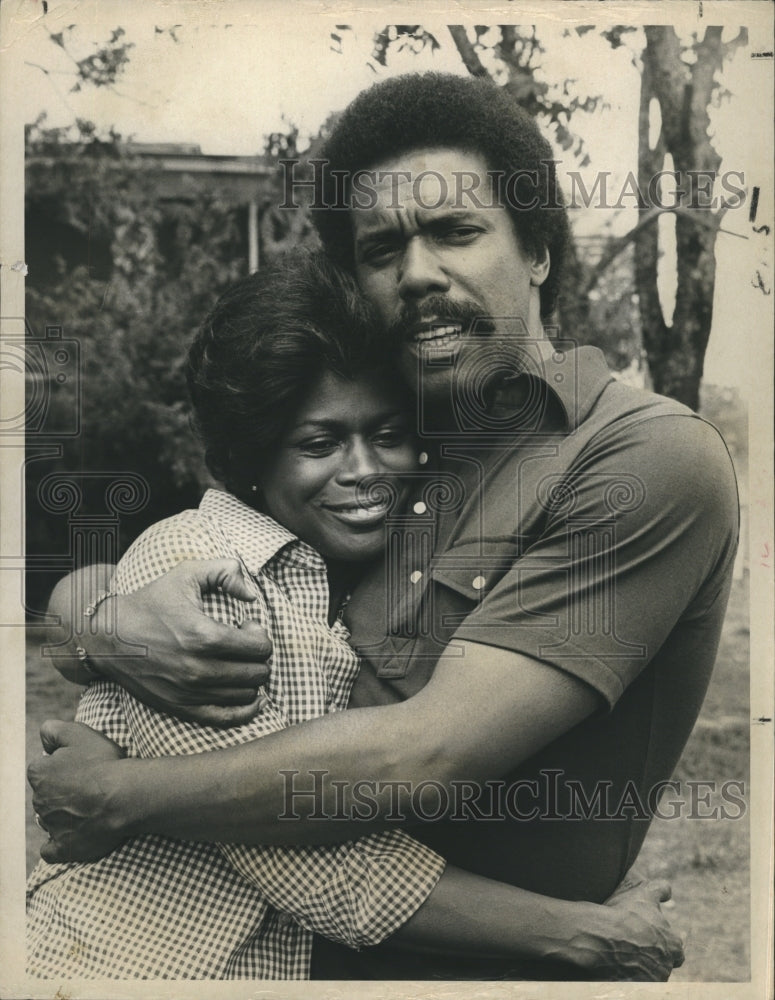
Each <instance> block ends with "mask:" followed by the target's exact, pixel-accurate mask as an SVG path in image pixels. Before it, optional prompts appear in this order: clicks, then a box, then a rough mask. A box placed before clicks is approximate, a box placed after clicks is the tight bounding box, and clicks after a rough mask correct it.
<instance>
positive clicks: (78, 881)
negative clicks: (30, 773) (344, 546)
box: [27, 490, 444, 980]
mask: <svg viewBox="0 0 775 1000" xmlns="http://www.w3.org/2000/svg"><path fill="white" fill-rule="evenodd" d="M224 556H225V557H230V556H236V557H237V558H238V559H240V561H241V563H242V565H243V568H244V570H245V572H246V574H249V575H250V579H251V580H252V582H253V584H254V586H255V592H256V595H257V598H258V599H257V600H256V601H255V603H252V604H251V603H247V602H244V603H243V602H239V601H235V600H233V599H232V598H230V597H228V596H226V595H223V594H216V595H210V596H208V597H207V598H206V609H207V611H208V613H209V614H210V615H212V617H213V618H216V619H217V620H219V621H223V622H226V623H228V624H230V625H235V626H236V625H239V624H240V623H241V622H242V621H243V620H245V619H248V618H250V619H256V620H259V621H260V622H261V624H262V625H264V626H265V627H266V629H267V631H268V633H269V635H270V637H271V639H272V642H273V644H274V652H273V658H272V672H271V678H270V680H269V682H268V684H267V686H266V694H267V695H268V697H269V699H270V704H269V706H268V707H267V708H266V709H264V710H263V711H262V712H261V713H260V714H259V716H258V717H257V718H255V719H253V720H252V721H251V722H249V723H247V724H246V725H243V726H239V727H235V728H232V729H225V730H224V729H216V728H210V727H205V726H198V725H194V724H192V723H188V722H182V721H180V720H178V719H174V718H172V717H171V716H168V715H164V714H162V713H160V712H157V711H155V710H153V709H151V708H148V707H147V706H145V705H142V704H141V703H140V702H138V701H137V700H135V699H134V698H132V697H131V695H129V694H127V692H126V691H124V690H123V689H121V688H119V687H118V686H117V685H114V684H112V683H110V682H107V681H98V682H95V683H94V684H92V685H90V687H89V688H88V689H87V691H86V692H85V694H84V696H83V699H82V700H81V704H80V707H79V709H78V715H77V718H78V720H79V721H81V722H85V723H86V724H87V725H89V726H92V727H93V728H94V729H98V730H100V731H101V732H103V733H104V734H105V735H106V736H109V737H110V738H111V739H114V740H116V741H117V742H118V743H120V744H121V745H122V746H123V747H124V748H125V749H126V751H127V753H128V754H129V755H130V756H139V757H157V756H166V755H170V754H189V753H201V752H203V751H207V750H212V749H216V748H218V747H227V746H234V745H235V744H237V743H245V742H248V741H250V740H255V739H257V738H259V737H261V736H265V735H266V734H267V733H271V732H276V731H278V730H280V729H285V728H287V727H288V726H292V725H296V724H297V723H299V722H304V721H305V720H307V719H312V718H315V717H317V716H320V715H323V714H325V713H327V712H334V711H339V710H341V709H344V708H345V707H346V704H347V699H348V697H349V693H350V687H351V685H352V682H353V680H354V678H355V675H356V673H357V669H358V664H357V658H356V655H355V653H354V652H353V650H352V649H351V648H350V647H349V646H348V644H347V641H346V640H347V637H348V633H347V629H346V628H345V627H344V626H343V625H341V624H340V623H338V622H337V623H336V624H335V625H334V626H333V627H329V625H328V599H329V598H328V585H327V580H326V572H325V565H324V563H323V560H322V559H321V557H320V556H319V555H318V553H317V552H315V551H314V550H313V549H312V548H310V547H309V546H308V545H306V544H304V543H303V542H300V541H299V540H298V539H296V538H295V537H294V536H293V535H291V534H290V533H289V532H288V531H286V530H285V529H284V528H283V527H281V526H280V525H279V524H277V523H276V522H275V521H272V520H271V519H269V518H267V517H265V516H264V515H262V514H258V513H257V512H256V511H253V510H251V509H250V508H248V507H246V506H245V505H244V504H242V503H241V502H240V501H238V500H236V499H235V498H234V497H232V496H230V495H228V494H225V493H220V492H218V491H215V490H210V491H208V492H207V493H206V494H205V496H204V498H203V500H202V503H201V504H200V507H199V509H198V510H192V511H184V512H183V513H181V514H179V515H177V516H176V517H173V518H170V519H169V520H167V521H162V522H160V523H159V524H156V525H154V526H153V527H151V528H150V529H149V530H148V531H146V532H145V533H144V534H143V535H142V536H141V537H140V538H139V539H138V540H137V541H136V542H135V544H134V545H133V546H132V548H131V549H130V550H129V551H128V552H127V554H126V555H125V556H124V558H123V559H122V560H121V562H120V564H119V566H118V568H117V571H116V575H115V578H114V581H113V589H115V590H117V591H118V592H120V593H128V592H129V591H131V590H134V589H136V588H138V587H141V586H143V585H144V584H146V583H148V582H150V581H151V580H153V579H154V578H156V577H158V576H160V575H161V574H162V573H164V572H166V571H167V570H168V569H170V568H171V567H172V566H174V565H176V564H177V563H178V562H180V561H181V560H183V559H201V558H219V557H224ZM443 867H444V862H443V860H442V859H441V858H440V857H439V856H438V855H437V854H435V853H434V852H433V851H431V850H430V849H429V848H426V847H425V846H424V845H422V844H420V843H418V842H417V841H415V840H413V839H412V838H411V837H409V836H407V835H406V834H405V833H403V832H401V831H399V830H395V831H389V832H385V833H379V834H371V835H369V836H366V837H362V838H361V839H359V840H356V841H352V842H349V843H345V844H340V845H337V846H334V847H299V848H288V847H282V848H279V847H248V846H244V845H227V844H219V845H215V844H200V843H190V842H186V841H178V840H170V839H166V838H162V837H156V836H148V837H141V838H138V839H136V840H132V841H130V842H128V843H127V844H125V845H123V846H122V847H121V848H119V849H118V850H117V851H115V852H113V854H111V855H109V856H108V857H107V858H103V859H102V860H101V861H97V862H94V863H90V864H72V865H47V864H45V863H44V862H41V863H40V864H39V865H38V867H37V868H36V869H35V871H34V872H33V874H32V875H31V876H30V880H29V883H28V892H27V895H28V971H29V973H30V974H31V975H33V976H38V977H41V978H55V979H58V980H67V979H70V978H97V977H105V978H112V979H130V978H131V979H134V978H137V979H150V978H160V979H306V978H308V977H309V964H310V956H311V950H312V933H311V932H312V931H316V932H317V933H320V934H323V935H325V936H326V937H329V938H331V939H333V940H335V941H339V942H342V943H344V944H347V945H349V946H350V947H353V948H361V947H364V946H367V945H372V944H377V943H378V942H380V941H382V940H383V939H384V938H386V937H387V936H389V935H390V934H391V933H393V931H395V930H396V929H397V928H398V927H399V926H401V924H403V923H404V922H405V921H406V920H407V919H408V918H409V917H410V916H411V915H412V914H413V913H414V911H415V910H416V909H417V907H418V906H419V905H420V904H421V903H422V902H423V901H424V900H425V899H426V898H427V896H428V894H429V893H430V891H431V889H432V888H433V887H434V885H435V884H436V882H437V881H438V879H439V877H440V875H441V872H442V870H443Z"/></svg>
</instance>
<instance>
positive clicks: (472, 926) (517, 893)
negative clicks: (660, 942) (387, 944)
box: [390, 865, 611, 966]
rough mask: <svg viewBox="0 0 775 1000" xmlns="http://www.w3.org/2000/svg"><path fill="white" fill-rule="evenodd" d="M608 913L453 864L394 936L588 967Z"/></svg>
mask: <svg viewBox="0 0 775 1000" xmlns="http://www.w3.org/2000/svg"><path fill="white" fill-rule="evenodd" d="M608 917H609V914H608V911H606V910H605V909H604V908H603V907H602V906H597V905H595V904H594V903H573V902H568V901H566V900H561V899H552V898H551V897H549V896H539V895H537V894H536V893H533V892H528V891H527V890H525V889H519V888H517V887H515V886H511V885H506V884H504V883H502V882H494V881H492V880H491V879H486V878H482V877H481V876H478V875H472V874H471V873H470V872H466V871H462V870H461V869H459V868H456V867H454V866H453V865H447V867H446V869H445V871H444V874H443V876H442V877H441V879H440V880H439V882H438V883H437V885H436V887H435V888H434V890H433V892H432V893H431V894H430V896H429V897H428V899H427V900H426V901H425V902H424V903H423V905H422V906H421V907H420V908H419V909H418V910H417V911H416V912H415V914H414V915H413V916H412V917H411V918H410V919H409V920H408V921H407V922H406V923H405V924H404V925H403V927H401V928H399V930H398V931H396V933H395V934H394V935H393V936H392V937H391V938H390V940H391V943H393V944H395V945H398V946H399V947H402V948H406V949H407V950H410V951H420V952H426V953H429V954H435V953H439V954H445V955H450V954H458V955H468V956H477V957H483V958H515V959H530V960H546V959H552V960H553V961H559V962H569V963H572V964H575V965H582V966H583V965H585V964H586V963H587V962H589V961H590V960H591V959H592V951H593V949H592V947H591V941H592V934H593V932H602V931H603V929H604V928H605V930H606V932H607V931H608V928H609V926H610V924H611V921H610V919H608Z"/></svg>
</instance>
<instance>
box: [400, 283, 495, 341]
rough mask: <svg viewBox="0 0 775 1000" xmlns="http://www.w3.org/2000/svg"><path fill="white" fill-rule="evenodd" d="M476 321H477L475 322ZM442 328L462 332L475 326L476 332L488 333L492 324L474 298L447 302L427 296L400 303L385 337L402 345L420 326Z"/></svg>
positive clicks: (446, 297) (448, 299)
mask: <svg viewBox="0 0 775 1000" xmlns="http://www.w3.org/2000/svg"><path fill="white" fill-rule="evenodd" d="M477 320H478V321H479V322H477ZM427 322H432V323H434V324H435V323H438V325H439V326H443V325H445V324H447V323H458V324H460V326H461V327H462V328H463V329H464V330H465V329H466V328H467V327H470V326H472V325H473V324H474V323H476V327H477V330H481V331H482V332H491V331H492V330H493V329H494V328H495V325H494V324H493V323H491V322H490V323H488V321H487V312H486V310H485V308H484V306H482V305H481V304H480V303H478V302H477V301H476V300H475V299H450V298H449V297H448V296H446V295H431V296H429V297H428V298H426V299H423V300H422V302H421V303H417V302H404V303H402V305H401V308H400V310H399V312H398V315H397V316H396V318H395V319H394V320H393V322H392V323H391V324H390V325H389V326H388V328H387V330H386V335H387V337H388V338H389V339H390V341H391V342H392V343H397V344H398V343H403V342H404V341H406V340H408V339H409V337H410V336H411V335H412V334H413V333H414V332H415V330H416V329H417V327H418V326H420V325H421V324H423V323H427Z"/></svg>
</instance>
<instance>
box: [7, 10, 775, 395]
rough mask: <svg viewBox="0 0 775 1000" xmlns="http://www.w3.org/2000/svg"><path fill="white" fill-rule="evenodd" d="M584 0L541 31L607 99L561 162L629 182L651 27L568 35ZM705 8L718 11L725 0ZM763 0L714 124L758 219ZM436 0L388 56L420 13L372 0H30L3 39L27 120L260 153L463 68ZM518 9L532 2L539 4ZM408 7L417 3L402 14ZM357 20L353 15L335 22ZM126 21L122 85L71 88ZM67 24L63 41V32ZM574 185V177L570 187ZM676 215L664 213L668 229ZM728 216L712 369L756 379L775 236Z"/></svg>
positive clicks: (726, 165) (557, 63)
mask: <svg viewBox="0 0 775 1000" xmlns="http://www.w3.org/2000/svg"><path fill="white" fill-rule="evenodd" d="M571 6H572V8H573V14H572V15H569V14H568V13H567V12H568V5H566V6H565V7H564V8H562V10H561V11H560V8H558V7H556V6H552V5H550V4H542V5H541V6H540V7H539V8H537V10H536V13H537V16H536V18H534V20H535V21H537V34H538V36H539V37H540V39H541V41H542V43H543V45H544V48H545V52H544V54H543V56H542V57H541V63H542V69H541V72H542V74H543V76H544V79H546V80H547V81H550V82H552V81H562V80H565V79H570V80H571V81H572V83H571V84H570V89H571V93H572V94H575V95H578V96H580V97H582V98H583V97H585V96H586V95H588V94H589V95H597V94H602V95H603V96H604V98H605V107H599V108H598V109H597V110H596V111H594V112H593V113H591V114H587V113H583V112H579V113H578V115H577V117H576V118H575V119H574V120H573V121H572V122H571V126H572V127H573V128H575V129H576V130H577V131H578V132H579V133H581V134H583V136H584V141H585V149H586V152H587V153H588V154H589V157H590V163H589V166H588V167H587V168H586V169H581V168H580V167H579V164H578V161H576V160H574V159H573V157H572V155H571V154H570V153H559V154H558V155H559V156H560V157H562V159H563V163H562V165H561V168H560V169H561V171H562V170H563V169H566V170H581V175H582V177H583V179H584V180H585V183H586V185H587V187H588V188H589V187H591V184H592V182H593V180H594V176H595V173H596V172H598V171H610V173H611V179H610V180H609V186H610V189H611V190H614V191H618V190H620V189H621V186H622V184H623V182H624V180H625V178H626V175H627V173H628V171H630V170H633V171H634V170H635V169H636V162H635V157H636V149H637V103H638V88H639V79H640V77H639V72H638V69H637V68H636V66H635V65H634V64H633V53H634V52H636V51H637V49H638V46H639V44H642V34H641V32H640V31H637V32H635V33H634V34H632V35H629V36H626V39H625V40H626V43H627V44H625V45H623V46H621V47H620V48H619V49H617V50H616V51H614V50H613V49H611V47H610V46H609V45H608V43H607V42H605V41H604V40H603V39H602V38H601V37H600V35H599V33H598V32H589V33H586V34H584V36H583V37H581V38H579V37H578V36H576V35H575V33H574V34H572V36H571V37H570V38H568V37H566V35H567V32H568V30H569V28H570V29H572V27H573V26H572V25H570V24H569V22H568V17H569V16H575V17H576V23H577V24H578V23H584V14H585V13H586V14H587V17H591V18H592V19H593V20H597V22H598V23H600V20H601V17H602V16H603V13H602V12H601V8H600V6H599V5H598V6H596V7H595V8H594V9H593V10H589V9H588V8H587V9H586V10H585V8H584V5H583V4H574V5H571ZM687 6H691V5H684V6H683V9H682V11H681V16H682V17H683V18H684V19H686V13H687ZM765 6H768V5H765ZM606 7H607V8H609V9H607V10H606V11H605V15H606V16H608V17H609V21H610V22H611V23H616V21H617V17H616V15H617V10H616V7H615V5H606ZM707 7H708V14H709V16H710V15H712V14H713V13H715V12H716V11H717V10H719V9H720V8H718V7H715V8H714V7H711V5H707ZM418 9H422V10H423V11H424V10H425V5H421V7H420V8H418V6H417V5H415V6H414V7H413V8H412V10H413V12H414V14H415V17H414V21H419V20H420V18H419V16H417V11H418ZM450 9H454V11H455V19H456V20H459V21H460V22H461V23H466V24H467V25H468V26H469V28H470V27H471V26H472V25H473V24H474V23H488V21H492V20H495V19H494V18H493V17H492V13H491V12H490V13H489V14H486V13H485V11H484V10H483V9H482V10H481V11H479V10H477V5H476V3H468V4H465V5H458V6H457V7H454V8H450ZM513 9H514V8H510V9H509V13H510V12H511V10H513ZM629 9H630V11H631V10H632V8H629ZM661 9H662V10H663V11H665V10H666V11H668V13H669V11H670V10H671V9H677V8H671V5H670V4H665V5H663V7H662V8H661ZM692 9H693V8H692ZM750 9H751V5H750V4H744V3H731V4H728V5H726V8H725V9H724V10H723V11H722V14H723V16H724V17H725V19H726V21H728V22H729V28H728V31H727V33H726V35H725V38H731V37H733V35H734V34H736V33H737V26H738V24H739V23H740V21H739V20H738V18H737V17H736V16H735V15H736V14H739V15H740V16H741V17H742V16H743V15H745V16H746V20H747V21H748V24H749V30H750V33H751V39H750V44H749V46H748V48H747V49H741V50H739V51H738V53H737V54H736V56H735V58H734V59H733V60H732V61H731V62H730V63H729V64H728V65H727V67H726V68H725V71H724V73H723V78H722V85H723V87H724V88H726V89H727V90H728V91H729V94H730V96H729V97H728V99H726V100H725V101H723V102H722V103H721V105H720V107H719V108H718V109H716V110H715V111H714V115H713V124H712V129H713V131H714V134H715V143H716V147H717V149H718V151H719V153H720V154H721V156H722V158H723V162H722V165H721V171H724V170H734V171H740V172H742V173H743V174H744V175H745V186H746V187H747V189H748V191H749V195H750V191H751V190H752V189H753V187H754V186H756V187H759V188H760V207H759V214H758V216H757V221H759V222H761V221H765V220H767V219H769V221H770V223H771V217H772V199H771V194H770V192H771V188H772V181H771V176H772V156H771V155H770V156H769V157H768V156H767V155H766V150H767V145H768V143H770V144H771V129H772V126H771V114H772V104H771V100H764V99H763V98H762V95H763V94H764V93H769V92H770V91H771V87H772V63H771V62H769V63H767V62H764V61H761V60H753V59H751V52H755V51H759V50H762V49H763V48H767V47H769V48H770V49H771V47H772V45H771V39H770V38H769V35H768V33H767V23H766V22H767V18H764V23H763V24H762V25H761V26H760V27H759V28H757V27H756V24H755V19H754V18H753V17H748V11H749V10H750ZM427 10H428V13H427V15H426V16H425V17H423V18H422V20H421V23H422V24H423V26H424V27H426V28H427V29H428V30H430V31H431V32H433V34H434V35H435V36H436V37H437V38H438V40H439V41H440V42H441V46H440V48H439V49H438V50H436V51H434V52H431V51H430V49H426V50H425V51H423V52H421V53H419V54H415V53H412V52H409V51H405V52H398V51H391V53H390V56H389V60H388V66H387V67H386V68H382V67H380V66H375V64H374V63H373V61H370V55H371V50H372V45H373V37H374V32H375V31H376V30H378V29H380V28H382V27H383V26H384V25H385V24H386V23H389V22H390V21H391V20H392V21H398V23H404V22H405V21H406V19H407V16H408V13H407V12H406V11H403V10H402V9H400V8H398V7H397V6H396V5H395V4H390V3H383V4H381V5H380V7H378V8H376V9H375V10H373V11H372V13H369V14H364V13H358V14H357V15H354V14H353V10H352V9H351V8H350V7H348V6H347V5H345V4H343V3H337V2H334V3H329V4H327V5H326V6H325V7H323V5H321V4H314V5H313V4H310V3H306V2H304V0H297V2H296V3H294V4H293V5H292V6H291V5H285V6H283V5H281V4H279V3H277V2H274V0H257V2H255V0H254V2H240V0H225V2H224V0H221V2H219V3H212V2H207V0H189V2H188V3H185V4H175V3H169V2H165V3H156V2H155V0H139V2H137V0H136V2H135V3H133V4H129V3H128V2H127V0H83V2H79V0H48V12H47V13H46V14H45V15H43V14H42V0H17V11H16V14H17V16H16V17H15V18H14V23H13V25H12V27H9V24H8V21H6V22H5V25H4V29H5V30H4V32H3V37H2V38H0V44H2V45H3V46H4V47H5V49H6V51H7V52H9V53H12V54H13V56H14V57H15V60H14V66H15V68H14V74H13V81H14V99H15V100H16V101H18V102H19V103H20V113H21V115H22V116H23V119H24V120H25V121H27V122H31V121H34V120H35V119H36V118H37V117H38V115H39V114H41V112H45V113H46V116H47V117H46V124H47V125H50V126H56V125H66V124H69V123H71V122H72V121H73V120H74V118H75V116H76V115H77V116H80V117H83V118H87V119H89V120H91V121H94V122H95V123H96V124H97V125H98V126H99V127H101V128H103V129H107V128H109V127H111V126H112V127H114V128H115V129H116V130H117V131H118V132H119V133H120V134H121V135H122V136H124V137H126V138H133V139H135V140H137V141H141V142H154V141H163V142H184V143H196V144H198V145H199V146H201V148H202V151H203V152H205V153H215V154H242V155H250V154H254V153H258V152H261V150H262V148H263V145H264V141H265V137H266V136H267V135H268V134H269V133H270V132H273V131H277V130H284V129H286V128H287V125H288V123H289V122H290V123H293V124H295V125H296V126H298V127H299V129H300V131H301V136H302V142H303V140H304V138H305V137H307V136H309V135H311V134H314V133H315V132H316V131H317V130H318V129H319V128H320V126H321V125H322V124H323V122H324V121H325V120H326V118H327V117H328V115H329V114H330V113H331V112H332V111H335V110H339V109H341V108H343V107H344V106H345V105H346V104H347V103H348V102H349V101H350V100H351V99H352V98H353V97H354V96H355V95H356V94H357V93H358V92H359V91H360V90H361V89H363V88H364V87H365V86H368V85H369V84H371V83H372V82H374V81H375V80H376V79H379V78H383V77H385V76H388V75H394V74H397V73H402V72H408V71H414V70H422V69H439V70H445V71H450V72H456V73H461V74H465V72H466V71H465V68H464V67H463V65H462V62H461V60H460V58H459V56H458V55H457V52H456V50H455V48H454V46H453V45H452V43H451V39H450V36H449V34H448V31H447V27H446V22H447V21H448V20H449V19H450V17H449V15H448V14H444V15H443V16H442V17H441V18H440V17H439V14H438V12H434V11H433V10H432V8H430V7H429V8H427ZM520 11H521V12H522V11H525V14H526V15H527V14H529V13H530V10H529V8H527V9H526V8H525V7H521V8H520ZM730 11H731V12H732V13H731V15H730ZM402 13H403V14H404V15H405V16H404V17H403V19H401V20H399V15H400V14H402ZM618 13H619V15H620V16H621V12H618ZM560 15H561V16H560ZM667 20H668V21H669V20H670V17H669V16H668V18H667ZM689 20H690V21H691V20H692V18H690V19H689ZM694 21H695V22H696V17H695V18H694ZM345 23H346V24H348V25H350V30H346V31H345V30H340V28H338V27H337V25H341V24H345ZM587 23H590V22H589V21H587ZM705 23H710V22H709V21H708V20H706V22H705ZM117 27H121V28H123V29H124V30H125V32H126V35H125V40H126V41H128V42H131V43H132V44H133V48H132V49H131V51H130V53H129V56H130V58H129V63H128V65H127V66H126V69H125V71H124V73H123V74H122V76H121V78H120V80H119V81H118V83H117V86H116V88H115V91H112V90H108V89H106V88H100V89H97V88H94V87H89V88H84V90H83V91H82V92H81V93H72V92H71V87H72V86H73V83H74V82H75V77H74V74H73V69H74V66H73V59H74V58H75V59H80V58H83V57H84V56H87V55H89V54H91V53H92V52H94V51H95V49H96V48H97V46H98V45H99V44H101V43H104V42H105V41H106V40H107V39H108V37H109V36H110V34H111V32H112V31H113V30H114V29H115V28H117ZM702 27H703V26H702V25H701V24H700V23H699V22H696V23H687V24H686V27H685V30H689V29H692V28H694V29H699V30H701V29H702ZM60 33H62V37H63V40H64V42H65V47H64V48H63V47H59V46H57V45H56V44H55V43H54V42H52V41H51V38H50V36H51V35H55V36H56V35H59V34H60ZM332 33H334V34H337V35H338V36H339V39H340V41H336V40H335V39H333V38H332V37H331V35H332ZM485 37H486V36H485ZM370 62H371V64H370ZM568 187H569V185H568V183H567V182H566V184H565V189H566V191H568ZM624 204H625V206H627V207H626V208H625V210H623V211H618V212H614V211H612V210H601V209H597V210H595V209H590V210H587V211H586V212H584V211H580V212H577V213H576V217H575V219H574V228H575V231H576V232H577V233H582V234H583V233H608V232H613V233H623V232H626V231H627V229H629V228H630V227H631V225H632V224H633V221H634V220H635V210H634V199H633V198H629V199H625V200H624ZM669 228H670V223H669V220H665V230H666V236H669ZM723 228H724V229H725V230H727V232H722V233H721V234H720V235H719V238H718V241H717V256H718V267H717V274H718V275H719V276H720V279H721V280H719V283H718V289H717V296H716V304H715V319H714V330H713V333H712V336H711V344H710V347H709V350H708V354H707V356H706V380H708V381H712V382H717V383H721V384H736V385H746V384H747V382H748V381H749V379H750V374H751V373H750V371H749V370H748V367H747V365H748V364H749V362H748V361H746V360H745V359H744V358H742V357H741V356H740V355H741V352H740V345H739V343H738V342H737V339H736V336H735V333H736V332H737V331H739V330H740V326H741V311H743V312H744V314H745V317H746V321H747V322H752V323H761V322H768V319H767V317H768V303H766V302H764V303H762V300H763V299H766V298H767V297H766V296H765V295H764V294H763V292H762V291H761V290H760V289H757V288H756V287H755V286H756V284H757V283H758V278H757V272H758V273H759V274H761V275H762V278H763V283H764V284H765V287H771V285H772V261H771V257H768V256H767V253H768V246H767V243H768V241H767V240H766V238H759V237H758V236H757V234H754V233H753V232H752V230H751V226H750V224H749V221H748V215H747V206H744V207H743V208H742V209H738V210H737V211H730V212H729V213H727V216H726V219H725V221H724V225H723ZM665 249H666V251H667V256H666V258H665V264H664V267H663V277H662V281H661V291H662V298H663V307H664V308H665V309H666V311H667V314H668V316H669V314H670V311H671V309H672V302H673V301H674V286H675V281H674V273H673V268H672V267H671V265H670V259H671V258H670V255H669V243H666V244H665Z"/></svg>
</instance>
